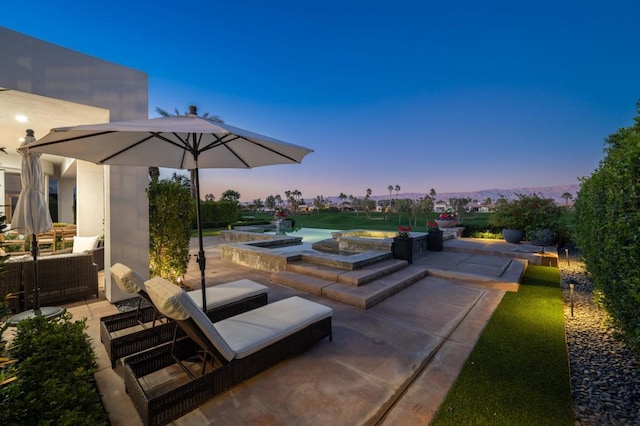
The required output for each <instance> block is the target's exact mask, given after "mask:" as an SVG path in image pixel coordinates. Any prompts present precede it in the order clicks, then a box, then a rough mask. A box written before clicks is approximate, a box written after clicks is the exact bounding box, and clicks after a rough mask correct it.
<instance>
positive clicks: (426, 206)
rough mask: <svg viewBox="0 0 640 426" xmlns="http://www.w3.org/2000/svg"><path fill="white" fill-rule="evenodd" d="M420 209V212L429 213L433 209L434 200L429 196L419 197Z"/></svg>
mask: <svg viewBox="0 0 640 426" xmlns="http://www.w3.org/2000/svg"><path fill="white" fill-rule="evenodd" d="M419 204H420V211H421V212H422V213H429V212H432V211H433V207H434V201H433V198H431V196H428V197H424V198H421V199H420V203H419Z"/></svg>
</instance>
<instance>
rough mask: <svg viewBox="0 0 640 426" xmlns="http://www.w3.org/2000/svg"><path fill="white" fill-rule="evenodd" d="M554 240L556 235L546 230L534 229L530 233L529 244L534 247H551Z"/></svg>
mask: <svg viewBox="0 0 640 426" xmlns="http://www.w3.org/2000/svg"><path fill="white" fill-rule="evenodd" d="M556 238H557V235H556V233H555V232H554V231H553V230H551V229H547V228H542V229H535V230H533V231H532V232H531V244H533V245H534V246H552V245H554V244H555V242H556Z"/></svg>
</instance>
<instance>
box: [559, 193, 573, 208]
mask: <svg viewBox="0 0 640 426" xmlns="http://www.w3.org/2000/svg"><path fill="white" fill-rule="evenodd" d="M561 197H562V198H564V206H565V207H569V200H573V195H572V194H571V193H570V192H565V193H564V194H562V196H561Z"/></svg>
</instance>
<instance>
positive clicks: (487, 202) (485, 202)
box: [484, 197, 492, 207]
mask: <svg viewBox="0 0 640 426" xmlns="http://www.w3.org/2000/svg"><path fill="white" fill-rule="evenodd" d="M491 204H492V202H491V198H490V197H487V198H485V200H484V205H485V206H487V207H489V206H491Z"/></svg>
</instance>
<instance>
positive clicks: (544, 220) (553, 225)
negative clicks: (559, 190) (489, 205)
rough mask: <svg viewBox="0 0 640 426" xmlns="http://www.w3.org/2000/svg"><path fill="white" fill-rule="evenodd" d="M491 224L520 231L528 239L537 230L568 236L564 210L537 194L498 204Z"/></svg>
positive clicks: (520, 196)
mask: <svg viewBox="0 0 640 426" xmlns="http://www.w3.org/2000/svg"><path fill="white" fill-rule="evenodd" d="M489 223H490V224H491V225H493V226H496V227H501V228H507V229H520V230H522V231H525V234H526V235H527V237H528V238H530V237H531V233H532V232H533V231H535V230H537V229H551V230H552V231H553V232H555V233H556V235H559V234H566V232H567V231H566V226H565V225H564V223H563V222H562V208H561V207H560V206H558V205H557V204H556V202H555V201H554V200H553V199H551V198H543V197H540V196H539V195H537V194H532V195H524V194H518V198H517V199H516V200H511V201H505V202H501V203H497V205H496V208H495V210H494V212H493V214H492V215H491V216H490V217H489Z"/></svg>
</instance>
